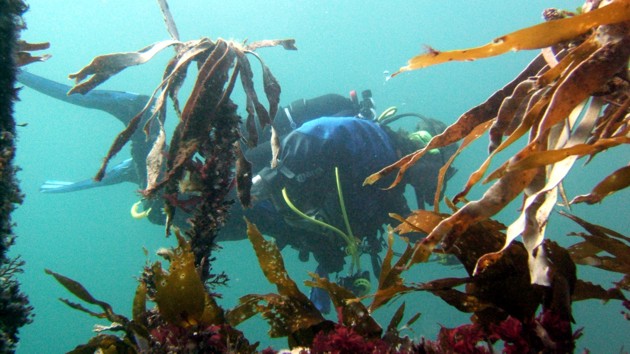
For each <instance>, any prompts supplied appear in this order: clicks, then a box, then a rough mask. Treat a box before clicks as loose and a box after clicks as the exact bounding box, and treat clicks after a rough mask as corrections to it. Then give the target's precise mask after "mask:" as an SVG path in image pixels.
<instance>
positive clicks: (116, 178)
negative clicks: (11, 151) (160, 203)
mask: <svg viewBox="0 0 630 354" xmlns="http://www.w3.org/2000/svg"><path fill="white" fill-rule="evenodd" d="M134 178H136V179H137V176H136V175H135V173H134V170H133V161H132V159H127V160H125V161H123V162H121V163H119V164H118V165H116V166H114V167H112V168H111V169H109V170H107V172H106V173H105V177H103V179H102V180H101V181H100V182H96V181H94V180H93V179H91V178H90V179H86V180H83V181H79V182H65V181H56V180H48V181H46V182H44V184H42V185H41V186H40V187H39V191H40V192H42V193H69V192H75V191H80V190H83V189H90V188H96V187H103V186H108V185H112V184H118V183H122V182H133V180H134Z"/></svg>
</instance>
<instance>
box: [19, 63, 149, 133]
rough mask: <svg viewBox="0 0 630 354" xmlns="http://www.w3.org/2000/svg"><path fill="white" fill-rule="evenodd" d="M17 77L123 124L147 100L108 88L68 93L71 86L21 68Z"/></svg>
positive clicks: (61, 99)
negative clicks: (96, 110)
mask: <svg viewBox="0 0 630 354" xmlns="http://www.w3.org/2000/svg"><path fill="white" fill-rule="evenodd" d="M17 79H18V81H19V82H20V83H22V84H23V85H25V86H27V87H30V88H32V89H33V90H36V91H39V92H41V93H43V94H45V95H47V96H50V97H52V98H55V99H58V100H60V101H64V102H68V103H70V104H73V105H77V106H81V107H86V108H93V109H98V110H101V111H104V112H107V113H109V114H111V115H113V116H114V117H116V118H117V119H118V120H120V121H121V122H122V123H123V124H125V125H127V123H129V121H130V120H131V118H133V117H134V116H135V115H136V114H138V112H140V111H141V110H142V108H144V106H145V105H146V104H147V102H148V101H149V96H146V95H139V94H135V93H130V92H123V91H110V90H93V91H90V92H88V93H87V94H85V95H81V94H74V95H68V91H70V89H71V86H68V85H64V84H61V83H58V82H55V81H52V80H48V79H46V78H43V77H41V76H38V75H35V74H32V73H30V72H28V71H23V70H22V71H20V72H19V73H18V76H17Z"/></svg>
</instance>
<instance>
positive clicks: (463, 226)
mask: <svg viewBox="0 0 630 354" xmlns="http://www.w3.org/2000/svg"><path fill="white" fill-rule="evenodd" d="M612 13H615V15H611V14H612ZM565 16H568V17H567V18H564V19H553V20H551V21H549V22H547V23H543V24H540V25H536V26H533V27H530V28H527V29H523V30H520V31H517V32H514V33H511V34H509V35H505V36H502V37H499V39H500V40H495V41H494V42H493V43H491V44H489V45H487V46H484V47H480V48H479V49H477V50H462V51H455V52H444V53H436V52H435V51H431V52H430V53H428V54H425V55H422V56H419V57H416V58H414V59H412V60H411V61H410V64H409V65H408V66H407V67H404V68H402V69H401V70H402V71H406V70H411V69H419V68H422V67H425V66H427V65H433V64H440V63H443V62H445V61H447V60H448V59H449V58H461V59H466V60H470V59H475V58H483V57H485V56H486V55H489V54H496V55H498V54H502V53H504V52H505V51H506V50H519V49H534V48H543V47H547V46H552V48H551V49H550V50H546V51H545V55H543V54H541V55H539V56H538V57H537V58H536V59H535V60H534V61H533V62H532V63H531V64H530V65H529V66H528V67H527V68H526V69H525V70H524V71H523V72H522V73H521V74H520V75H518V77H517V78H516V79H515V80H513V81H512V82H510V83H509V84H508V85H506V86H505V87H504V88H502V89H501V90H499V91H497V92H496V93H495V94H493V95H492V96H491V97H490V98H489V99H488V100H487V101H486V102H484V103H482V104H481V105H479V106H477V107H474V108H473V109H471V110H469V111H468V112H466V113H464V114H463V115H462V116H460V117H459V119H458V120H457V121H456V122H455V123H454V124H452V125H451V126H449V127H448V128H447V129H446V130H445V131H444V132H443V133H442V134H439V135H437V136H435V137H433V139H432V140H431V141H430V142H429V143H428V144H427V146H426V147H425V148H423V149H421V150H419V151H416V152H414V153H411V154H409V155H407V156H405V157H403V158H402V159H400V160H399V161H397V162H396V163H394V164H392V165H390V166H387V167H385V168H384V169H382V170H381V171H379V172H377V173H375V174H373V175H371V176H369V177H368V178H367V179H366V180H365V182H364V184H371V183H374V182H375V181H376V180H378V179H380V178H381V177H382V176H384V175H386V174H389V173H391V172H393V171H395V170H398V175H397V177H396V180H395V182H394V183H393V185H395V184H397V183H398V182H399V181H400V179H401V178H402V175H403V174H404V173H405V171H406V170H407V169H408V168H409V167H410V166H412V165H413V164H415V163H416V162H417V161H418V160H419V159H420V158H422V156H423V155H424V154H425V153H426V152H427V151H430V150H431V149H433V148H439V147H443V146H447V145H449V144H452V143H454V142H456V141H458V140H460V139H464V141H465V142H467V140H470V139H471V138H470V137H468V136H471V137H477V136H479V135H480V134H481V133H482V132H483V130H484V129H489V132H490V139H491V141H490V146H489V150H490V154H489V156H488V157H487V158H486V160H485V161H484V162H483V163H482V164H481V166H480V167H479V168H478V169H477V171H475V172H474V173H472V174H471V175H470V177H469V179H468V182H467V183H466V185H465V187H464V188H463V189H462V191H461V192H459V193H458V194H457V195H456V196H455V197H454V198H453V201H454V202H455V203H457V202H461V201H464V199H465V197H466V195H467V194H468V192H469V191H470V189H471V188H472V187H473V186H474V185H476V184H477V183H478V182H479V181H481V179H482V177H483V176H484V174H486V171H487V169H488V167H489V165H490V162H491V160H492V159H493V158H494V157H496V156H497V154H498V153H499V152H500V151H503V150H504V149H505V148H506V147H508V146H510V145H511V144H513V143H514V142H515V141H517V140H518V139H519V138H520V137H522V136H524V135H525V134H526V133H528V132H529V140H528V142H527V144H526V146H524V147H523V148H522V149H521V150H520V151H519V152H517V153H516V154H514V155H513V156H511V157H510V158H509V159H507V160H506V161H505V162H504V163H503V164H502V165H501V166H500V167H499V168H497V169H496V170H495V171H493V172H491V173H490V174H489V175H488V176H487V177H486V178H485V180H484V183H487V182H491V181H494V183H493V184H492V185H491V186H490V187H489V188H487V190H486V191H485V193H484V195H483V196H482V198H481V199H479V200H476V201H470V202H466V203H465V204H464V205H463V206H462V207H461V208H459V209H458V210H457V211H456V212H454V213H453V214H452V215H451V216H449V217H447V218H445V219H444V220H442V221H441V222H440V223H439V224H438V225H437V227H435V228H434V229H433V230H432V231H431V232H430V233H429V235H428V236H427V237H426V238H425V239H424V240H423V241H422V242H421V243H419V244H417V245H416V246H415V247H416V252H417V253H420V252H421V253H422V254H423V255H424V256H423V257H424V258H423V260H426V259H427V258H428V255H429V254H430V252H427V250H429V251H430V250H431V249H433V248H434V247H435V246H436V245H438V244H440V243H443V244H445V245H446V246H447V247H446V248H448V245H452V244H453V243H454V242H455V240H456V239H457V238H458V237H462V235H463V234H464V233H465V231H466V230H467V229H469V228H470V227H472V226H473V225H475V224H477V223H479V222H481V221H483V220H487V219H488V218H490V217H492V216H493V215H495V214H497V213H498V212H499V211H501V210H502V209H503V208H505V207H506V206H507V205H508V203H509V202H511V201H512V200H514V199H516V198H517V197H518V196H520V195H524V200H523V208H522V212H521V215H520V216H519V217H518V218H517V220H515V221H514V222H513V223H512V224H511V225H509V226H508V229H507V238H506V241H505V244H504V246H503V247H502V248H501V249H499V250H497V251H494V252H491V253H488V254H486V255H484V256H482V257H481V258H480V259H479V261H478V262H477V268H476V270H475V273H481V272H483V271H484V269H485V268H486V267H487V266H488V265H490V264H492V263H493V262H496V261H497V260H498V259H499V258H500V257H501V255H502V254H503V251H505V250H506V249H507V247H509V245H510V243H511V242H513V241H514V239H515V238H516V237H518V236H519V235H521V236H522V238H523V241H524V245H525V247H526V249H527V251H528V254H529V258H530V271H531V272H532V274H531V276H532V279H533V281H534V282H535V283H538V284H542V285H548V284H549V275H548V274H545V272H544V271H542V270H543V269H545V267H544V266H537V265H538V264H539V263H544V260H543V259H542V258H541V257H540V256H536V255H537V254H539V253H538V252H537V251H536V250H537V248H539V247H540V245H541V243H542V241H543V239H544V234H545V228H546V224H547V220H548V217H549V214H550V212H551V210H552V208H553V206H554V204H555V201H556V200H557V198H558V194H559V193H558V189H559V186H560V185H561V183H562V181H563V180H564V178H565V177H566V176H567V174H568V173H569V172H570V169H571V167H572V166H573V164H574V163H575V161H576V160H577V159H578V158H579V157H581V156H585V155H589V158H590V159H592V158H593V157H594V156H595V155H596V154H598V153H600V152H602V151H607V149H610V148H612V147H615V146H618V145H622V144H627V143H628V142H629V141H628V137H627V131H628V130H627V129H628V124H627V115H626V114H625V113H626V112H627V105H628V103H627V102H628V101H629V100H630V95H629V94H628V85H627V81H626V80H627V79H625V78H626V77H627V76H626V75H627V73H626V71H627V65H628V57H629V56H630V46H629V44H630V33H629V31H628V26H627V22H623V21H626V20H627V19H628V17H629V16H630V4H629V3H628V2H627V1H615V2H612V3H611V4H609V5H607V6H602V7H601V8H599V9H594V10H592V11H587V12H584V13H581V14H578V15H573V14H569V13H565ZM560 25H562V28H563V29H562V30H561V31H559V30H557V29H558V28H559V26H560ZM541 33H544V34H545V35H536V34H541ZM551 58H553V59H554V60H551ZM490 122H492V123H490ZM504 136H507V138H506V139H505V140H503V137H504ZM464 145H465V144H462V146H464ZM625 172H626V169H625V168H621V169H619V170H618V171H617V172H614V173H613V174H612V175H610V176H609V177H607V178H606V179H604V181H602V182H601V183H600V185H598V186H597V187H596V188H595V191H594V192H592V196H591V197H578V198H576V199H574V200H573V202H581V201H585V200H590V201H593V202H594V201H597V200H601V198H603V197H604V196H606V195H609V194H610V193H613V192H615V191H618V190H621V189H623V188H625V187H626V186H627V185H628V180H627V173H625ZM442 178H443V177H442ZM599 195H601V197H598V196H599ZM436 198H437V197H436Z"/></svg>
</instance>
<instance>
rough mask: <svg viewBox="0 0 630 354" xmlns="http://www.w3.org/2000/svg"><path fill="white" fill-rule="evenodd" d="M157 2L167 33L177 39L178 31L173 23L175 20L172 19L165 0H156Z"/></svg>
mask: <svg viewBox="0 0 630 354" xmlns="http://www.w3.org/2000/svg"><path fill="white" fill-rule="evenodd" d="M158 4H159V5H160V10H161V11H162V16H163V17H164V23H166V29H167V31H168V34H170V35H171V38H173V39H174V40H176V41H178V40H179V32H178V31H177V26H176V25H175V20H174V19H173V15H172V14H171V10H170V9H169V8H168V3H167V2H166V0H158Z"/></svg>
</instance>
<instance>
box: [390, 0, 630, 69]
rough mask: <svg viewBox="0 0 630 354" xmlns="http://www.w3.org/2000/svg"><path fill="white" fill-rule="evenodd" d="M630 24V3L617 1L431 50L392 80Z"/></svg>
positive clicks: (545, 45)
mask: <svg viewBox="0 0 630 354" xmlns="http://www.w3.org/2000/svg"><path fill="white" fill-rule="evenodd" d="M624 21H630V2H628V1H625V0H621V1H619V0H617V1H615V2H613V3H611V4H610V5H608V6H604V7H602V8H599V9H596V10H593V11H589V12H586V13H583V14H579V15H576V16H572V17H568V18H563V19H559V20H552V21H549V22H545V23H541V24H539V25H535V26H532V27H528V28H524V29H521V30H518V31H516V32H512V33H509V34H506V35H503V36H501V37H498V38H495V39H494V40H492V42H490V43H488V44H486V45H484V46H481V47H476V48H469V49H462V50H454V51H447V52H440V51H437V50H435V49H430V50H429V52H428V53H426V54H422V55H418V56H416V57H413V58H412V59H410V60H409V63H408V64H407V66H403V67H402V68H400V69H399V70H398V71H397V72H395V73H394V74H392V77H394V76H396V75H398V74H400V73H402V72H405V71H411V70H416V69H422V68H425V67H427V66H431V65H437V64H442V63H446V62H450V61H471V60H475V59H482V58H487V57H491V56H496V55H501V54H504V53H507V52H509V51H518V50H530V49H541V48H546V47H550V46H552V45H555V44H558V43H560V42H563V41H567V40H570V39H573V38H576V37H578V36H580V35H582V34H584V33H586V32H588V31H589V30H591V29H592V28H595V27H597V26H601V25H610V24H615V23H620V22H624Z"/></svg>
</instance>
